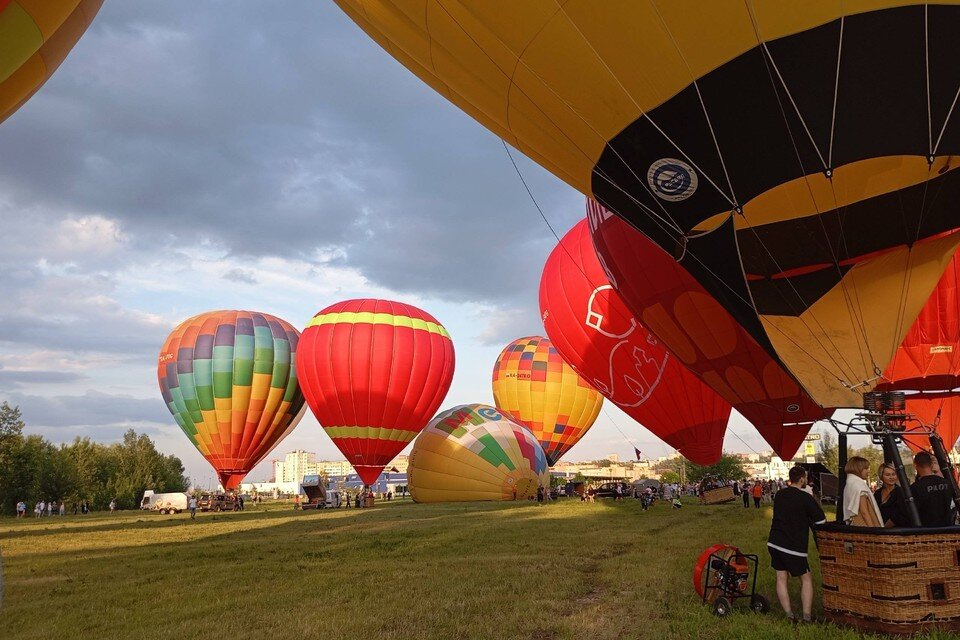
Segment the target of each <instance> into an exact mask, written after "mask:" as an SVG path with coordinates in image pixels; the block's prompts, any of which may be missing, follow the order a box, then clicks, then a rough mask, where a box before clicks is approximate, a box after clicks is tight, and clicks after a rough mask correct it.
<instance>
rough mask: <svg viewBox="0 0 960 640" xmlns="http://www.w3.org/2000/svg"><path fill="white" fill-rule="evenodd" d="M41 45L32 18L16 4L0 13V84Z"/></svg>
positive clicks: (39, 33) (37, 30)
mask: <svg viewBox="0 0 960 640" xmlns="http://www.w3.org/2000/svg"><path fill="white" fill-rule="evenodd" d="M42 44H43V34H42V33H41V32H40V28H39V27H37V25H36V23H35V22H34V21H33V18H32V17H30V15H29V14H28V13H27V12H26V11H24V10H23V8H22V7H21V6H20V5H19V4H17V3H16V2H12V3H10V4H9V5H8V6H7V8H6V9H5V10H4V11H3V12H2V13H0V82H3V81H4V80H6V79H7V78H9V77H10V75H11V74H13V72H14V71H16V70H17V69H18V68H19V67H20V65H22V64H23V63H25V62H26V61H27V60H29V59H30V58H31V57H32V56H33V55H34V54H35V53H36V52H37V51H38V50H39V49H40V45H42Z"/></svg>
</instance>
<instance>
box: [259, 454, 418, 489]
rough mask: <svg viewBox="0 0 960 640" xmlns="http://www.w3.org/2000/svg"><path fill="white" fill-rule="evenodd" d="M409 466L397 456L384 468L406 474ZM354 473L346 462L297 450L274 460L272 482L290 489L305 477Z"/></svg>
mask: <svg viewBox="0 0 960 640" xmlns="http://www.w3.org/2000/svg"><path fill="white" fill-rule="evenodd" d="M409 465H410V460H409V458H408V457H407V456H397V457H396V458H394V459H393V460H392V461H391V462H390V464H388V465H387V466H386V467H385V468H384V471H386V472H390V473H393V474H396V473H404V474H405V473H406V472H407V468H408V467H409ZM394 469H395V470H396V471H394ZM354 473H355V471H354V468H353V465H351V464H350V463H349V462H347V461H346V460H317V454H315V453H310V452H309V451H303V450H297V451H291V452H290V453H288V454H286V456H284V459H283V460H273V480H272V482H273V483H274V484H278V485H280V484H282V485H284V486H285V487H288V488H289V487H291V486H294V485H296V486H299V484H300V483H301V482H303V478H304V476H316V475H325V476H327V477H330V478H332V477H344V476H349V475H351V474H354ZM254 484H256V483H254ZM287 493H288V492H287Z"/></svg>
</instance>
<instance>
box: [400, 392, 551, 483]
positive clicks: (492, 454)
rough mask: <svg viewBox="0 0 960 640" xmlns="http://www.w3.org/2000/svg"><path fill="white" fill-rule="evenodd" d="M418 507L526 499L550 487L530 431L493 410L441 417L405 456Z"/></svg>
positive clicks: (473, 407)
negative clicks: (427, 503) (430, 503)
mask: <svg viewBox="0 0 960 640" xmlns="http://www.w3.org/2000/svg"><path fill="white" fill-rule="evenodd" d="M409 462H410V466H409V467H408V468H407V474H408V481H409V486H410V495H411V496H413V499H414V500H415V501H417V502H470V501H475V500H527V499H529V498H533V497H535V496H536V494H537V487H539V486H544V487H549V486H550V474H549V466H548V464H547V457H546V455H545V454H544V453H543V449H542V448H540V444H539V443H538V442H537V439H536V438H535V437H534V435H533V434H532V433H530V431H529V430H528V429H527V428H525V427H523V426H521V425H519V424H517V423H515V422H513V421H511V420H510V419H509V418H508V417H507V416H505V415H504V414H502V413H501V412H500V411H498V410H497V409H494V408H493V407H490V406H487V405H483V404H468V405H460V406H458V407H454V408H452V409H448V410H446V411H444V412H442V413H440V414H439V415H438V416H437V417H436V418H434V419H433V420H432V421H431V422H430V424H429V425H427V427H426V428H425V429H424V430H423V433H421V434H420V435H419V436H418V437H417V440H416V442H414V444H413V451H412V452H411V453H410V461H409Z"/></svg>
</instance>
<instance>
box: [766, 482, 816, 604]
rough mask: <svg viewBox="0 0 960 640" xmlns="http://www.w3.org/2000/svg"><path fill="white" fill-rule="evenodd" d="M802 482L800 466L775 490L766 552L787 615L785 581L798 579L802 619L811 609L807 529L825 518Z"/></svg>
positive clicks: (808, 530)
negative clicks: (768, 555) (790, 578)
mask: <svg viewBox="0 0 960 640" xmlns="http://www.w3.org/2000/svg"><path fill="white" fill-rule="evenodd" d="M806 484H807V470H806V469H804V468H803V467H800V466H796V467H794V468H792V469H790V481H789V482H788V483H787V486H786V487H784V488H783V489H782V490H780V491H777V497H776V498H775V499H774V501H773V523H772V524H771V525H770V537H769V538H768V539H767V551H769V552H770V564H771V566H772V567H773V568H774V570H776V572H777V599H778V600H779V601H780V606H781V607H783V611H784V613H786V614H787V617H788V618H791V619H792V618H793V617H794V616H793V609H792V607H791V605H790V592H789V590H788V587H787V581H788V580H789V577H790V576H793V577H794V578H800V604H801V606H802V608H803V619H804V621H809V620H810V616H811V612H812V610H813V579H812V578H811V577H810V565H809V564H807V546H808V545H809V542H810V528H811V527H813V525H815V524H821V523H823V522H826V520H827V517H826V516H825V515H824V514H823V509H821V508H820V505H818V504H817V501H816V500H814V499H813V496H811V495H810V494H809V493H807V492H806V491H804V490H803V487H804V486H806Z"/></svg>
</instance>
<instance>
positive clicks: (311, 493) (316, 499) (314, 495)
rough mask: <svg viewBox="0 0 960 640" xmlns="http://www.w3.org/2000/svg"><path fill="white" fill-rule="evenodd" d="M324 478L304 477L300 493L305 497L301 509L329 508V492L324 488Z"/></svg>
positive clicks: (301, 501)
mask: <svg viewBox="0 0 960 640" xmlns="http://www.w3.org/2000/svg"><path fill="white" fill-rule="evenodd" d="M324 480H325V478H324V477H323V476H304V477H303V482H301V483H300V493H301V494H303V495H304V496H305V497H304V498H302V499H301V500H300V508H301V509H303V510H307V509H325V508H326V507H327V490H326V489H325V488H324V486H323V484H324Z"/></svg>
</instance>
